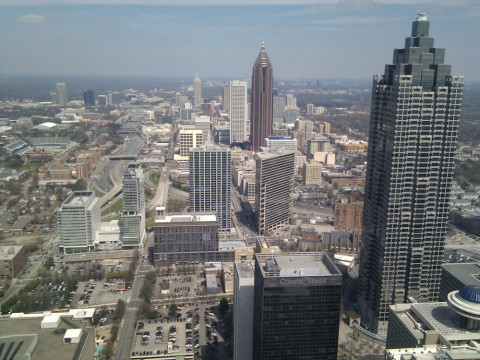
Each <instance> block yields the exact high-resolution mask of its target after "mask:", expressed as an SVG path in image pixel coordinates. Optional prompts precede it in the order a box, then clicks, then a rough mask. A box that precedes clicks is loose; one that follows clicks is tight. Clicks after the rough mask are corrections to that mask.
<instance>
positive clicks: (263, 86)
mask: <svg viewBox="0 0 480 360" xmlns="http://www.w3.org/2000/svg"><path fill="white" fill-rule="evenodd" d="M251 96H252V98H251V99H252V100H251V106H252V110H251V120H250V148H251V149H252V150H253V151H259V150H260V146H264V145H265V144H264V141H265V138H269V137H270V136H272V127H273V67H272V64H271V63H270V59H269V58H268V55H267V51H266V50H265V42H263V41H262V48H261V49H260V54H258V58H257V60H256V61H255V64H254V65H253V71H252V95H251Z"/></svg>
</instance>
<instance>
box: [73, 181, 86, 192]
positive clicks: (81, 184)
mask: <svg viewBox="0 0 480 360" xmlns="http://www.w3.org/2000/svg"><path fill="white" fill-rule="evenodd" d="M72 190H73V191H84V190H87V182H86V181H85V180H84V179H78V180H77V181H76V182H75V184H73V187H72Z"/></svg>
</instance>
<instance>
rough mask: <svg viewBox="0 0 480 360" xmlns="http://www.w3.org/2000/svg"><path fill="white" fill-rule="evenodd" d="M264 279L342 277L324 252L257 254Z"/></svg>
mask: <svg viewBox="0 0 480 360" xmlns="http://www.w3.org/2000/svg"><path fill="white" fill-rule="evenodd" d="M255 257H256V259H257V261H258V262H259V264H260V268H261V270H262V273H263V276H264V277H300V276H333V275H340V271H339V270H338V269H337V268H336V267H335V265H334V264H333V261H332V260H331V259H330V258H329V257H328V256H327V255H326V254H325V253H323V252H308V253H275V254H256V255H255Z"/></svg>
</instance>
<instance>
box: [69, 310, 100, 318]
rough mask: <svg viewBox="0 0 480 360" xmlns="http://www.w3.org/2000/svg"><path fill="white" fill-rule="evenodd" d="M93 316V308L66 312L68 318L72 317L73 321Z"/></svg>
mask: <svg viewBox="0 0 480 360" xmlns="http://www.w3.org/2000/svg"><path fill="white" fill-rule="evenodd" d="M94 314H95V309H94V308H88V309H71V310H70V311H69V312H68V316H73V318H74V319H88V318H91V317H93V315H94Z"/></svg>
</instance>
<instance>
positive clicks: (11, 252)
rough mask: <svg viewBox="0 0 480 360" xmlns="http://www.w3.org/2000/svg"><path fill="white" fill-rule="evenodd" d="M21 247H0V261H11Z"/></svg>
mask: <svg viewBox="0 0 480 360" xmlns="http://www.w3.org/2000/svg"><path fill="white" fill-rule="evenodd" d="M22 247H23V246H0V261H2V260H12V259H13V258H14V257H15V255H17V254H18V253H19V251H20V250H21V249H22Z"/></svg>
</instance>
